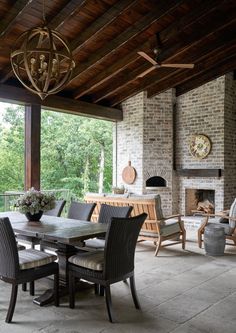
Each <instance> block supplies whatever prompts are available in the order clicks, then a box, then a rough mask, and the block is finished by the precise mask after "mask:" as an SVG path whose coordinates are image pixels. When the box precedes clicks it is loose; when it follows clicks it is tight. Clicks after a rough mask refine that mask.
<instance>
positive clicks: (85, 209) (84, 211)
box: [67, 201, 96, 221]
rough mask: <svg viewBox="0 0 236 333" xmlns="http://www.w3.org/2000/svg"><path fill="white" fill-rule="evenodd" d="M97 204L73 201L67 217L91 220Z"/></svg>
mask: <svg viewBox="0 0 236 333" xmlns="http://www.w3.org/2000/svg"><path fill="white" fill-rule="evenodd" d="M95 206H96V204H95V203H86V202H77V201H72V202H71V204H70V208H69V211H68V215H67V217H68V218H69V219H75V220H83V221H90V219H91V216H92V214H93V211H94V208H95Z"/></svg>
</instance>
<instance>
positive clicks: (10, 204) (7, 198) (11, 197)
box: [0, 189, 73, 215]
mask: <svg viewBox="0 0 236 333" xmlns="http://www.w3.org/2000/svg"><path fill="white" fill-rule="evenodd" d="M41 191H42V192H44V193H53V194H54V195H55V197H56V199H64V200H66V206H65V208H64V210H63V215H66V214H67V211H68V207H69V205H70V202H71V200H72V198H73V195H72V192H71V190H68V189H54V190H41ZM24 193H25V192H24V191H5V192H4V193H0V211H1V212H7V211H12V210H15V209H16V208H15V207H14V201H15V200H16V199H17V198H19V196H21V195H22V194H24Z"/></svg>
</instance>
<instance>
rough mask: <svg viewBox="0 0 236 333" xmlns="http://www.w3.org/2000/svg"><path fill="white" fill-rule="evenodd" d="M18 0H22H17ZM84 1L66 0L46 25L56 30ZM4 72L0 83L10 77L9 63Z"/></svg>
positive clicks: (29, 1)
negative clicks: (67, 0)
mask: <svg viewBox="0 0 236 333" xmlns="http://www.w3.org/2000/svg"><path fill="white" fill-rule="evenodd" d="M18 2H23V0H18ZM24 2H27V3H28V5H29V4H30V3H31V2H32V0H28V1H24ZM85 2H86V0H77V1H76V2H75V1H74V0H70V1H69V2H67V4H66V5H65V6H64V7H63V8H62V9H61V10H60V11H59V13H58V14H56V16H54V17H53V19H52V20H51V21H49V22H48V23H47V25H48V27H50V29H53V30H58V29H59V28H60V27H61V26H62V25H63V24H64V22H65V20H66V19H68V18H69V17H70V16H71V15H72V14H73V13H74V12H75V11H77V10H78V9H79V8H81V6H83V4H84V3H85ZM28 5H27V6H28ZM68 13H69V14H68ZM19 15H20V13H19ZM13 23H14V22H11V24H13ZM0 27H1V25H0ZM0 31H1V29H0ZM4 72H5V73H6V74H5V75H3V76H2V77H1V79H0V83H5V82H6V81H7V80H8V79H9V78H10V77H11V75H12V73H13V71H12V67H11V65H9V66H8V67H7V68H6V69H5V71H4Z"/></svg>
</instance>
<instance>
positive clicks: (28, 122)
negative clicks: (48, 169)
mask: <svg viewBox="0 0 236 333" xmlns="http://www.w3.org/2000/svg"><path fill="white" fill-rule="evenodd" d="M40 130H41V105H38V104H30V105H26V106H25V190H28V189H30V188H31V187H34V188H35V189H37V190H39V189H40Z"/></svg>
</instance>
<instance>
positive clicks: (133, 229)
mask: <svg viewBox="0 0 236 333" xmlns="http://www.w3.org/2000/svg"><path fill="white" fill-rule="evenodd" d="M146 217H147V214H146V213H143V214H141V215H138V216H135V217H130V218H118V217H112V218H111V220H110V221H109V222H108V231H107V233H106V238H105V248H104V251H93V252H83V253H78V254H76V255H73V256H71V257H70V258H69V259H68V261H69V263H68V272H69V295H70V303H69V306H70V308H74V306H75V278H78V279H79V280H80V279H84V280H87V281H90V282H93V283H95V284H96V285H101V286H103V287H104V288H105V298H106V306H107V312H108V317H109V320H110V322H113V314H112V304H111V290H110V285H111V284H113V283H116V282H119V281H124V280H126V279H128V278H129V279H130V288H131V294H132V297H133V302H134V305H135V307H136V308H137V309H140V304H139V301H138V297H137V294H136V288H135V279H134V255H135V247H136V242H137V239H138V235H139V231H140V229H141V227H142V225H143V223H144V221H145V219H146Z"/></svg>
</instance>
